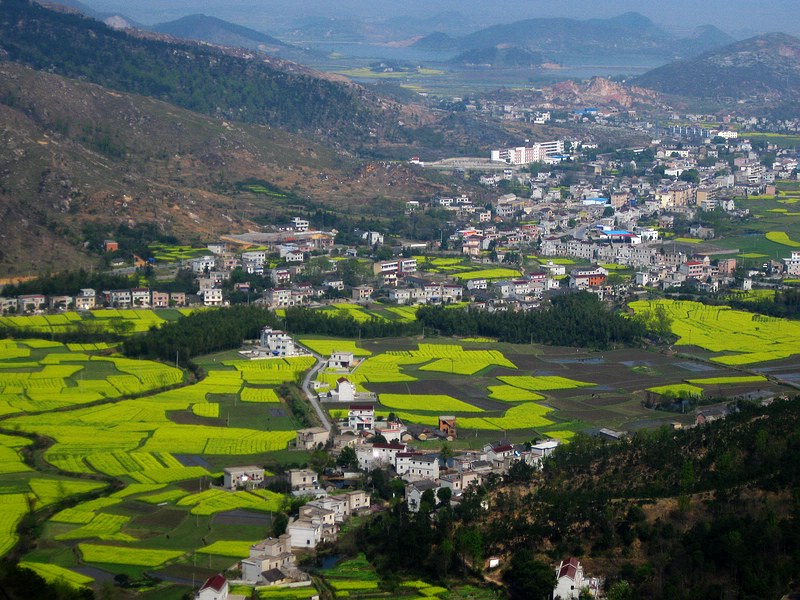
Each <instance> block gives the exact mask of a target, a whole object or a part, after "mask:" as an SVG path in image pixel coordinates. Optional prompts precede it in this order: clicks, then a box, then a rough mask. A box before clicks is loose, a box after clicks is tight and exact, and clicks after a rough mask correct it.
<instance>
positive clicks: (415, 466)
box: [395, 452, 439, 481]
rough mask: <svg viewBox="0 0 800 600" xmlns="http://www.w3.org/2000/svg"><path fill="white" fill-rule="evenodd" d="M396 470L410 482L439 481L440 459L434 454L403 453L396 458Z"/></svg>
mask: <svg viewBox="0 0 800 600" xmlns="http://www.w3.org/2000/svg"><path fill="white" fill-rule="evenodd" d="M395 470H396V471H397V474H398V475H400V476H401V477H403V478H404V479H406V480H408V481H413V480H416V479H438V478H439V458H438V457H437V456H434V455H432V454H415V453H412V452H401V453H398V454H397V456H396V457H395Z"/></svg>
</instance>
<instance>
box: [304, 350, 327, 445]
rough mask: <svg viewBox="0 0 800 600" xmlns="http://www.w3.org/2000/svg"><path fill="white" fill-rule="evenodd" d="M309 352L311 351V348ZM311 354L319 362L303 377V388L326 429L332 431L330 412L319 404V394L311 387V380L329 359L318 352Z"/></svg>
mask: <svg viewBox="0 0 800 600" xmlns="http://www.w3.org/2000/svg"><path fill="white" fill-rule="evenodd" d="M309 352H311V351H310V350H309ZM311 356H313V357H314V358H315V359H317V364H316V365H314V368H313V369H311V370H310V371H308V373H306V376H305V377H304V378H303V385H302V388H303V391H304V392H305V393H306V398H308V401H309V402H310V403H311V406H313V407H314V410H315V411H317V416H318V417H319V421H320V423H322V426H323V427H324V428H325V429H326V431H330V430H331V427H332V425H331V422H330V419H328V413H326V412H325V411H324V410H322V407H321V406H320V405H319V400H317V395H316V394H315V393H314V391H313V390H312V389H311V380H312V379H314V377H316V376H317V373H319V371H320V369H322V367H324V366H325V362H326V361H327V359H325V358H322V357H321V356H320V355H319V354H317V353H316V352H311Z"/></svg>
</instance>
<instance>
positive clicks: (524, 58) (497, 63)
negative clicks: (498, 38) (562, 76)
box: [449, 45, 545, 68]
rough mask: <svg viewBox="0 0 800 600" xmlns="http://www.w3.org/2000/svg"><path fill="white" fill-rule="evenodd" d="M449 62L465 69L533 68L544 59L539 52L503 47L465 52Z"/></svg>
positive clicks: (515, 47)
mask: <svg viewBox="0 0 800 600" xmlns="http://www.w3.org/2000/svg"><path fill="white" fill-rule="evenodd" d="M449 62H450V63H451V64H458V65H462V66H466V67H492V68H508V67H534V66H538V65H541V64H542V63H543V62H545V58H544V55H543V54H542V53H541V52H534V51H532V50H528V49H527V48H520V47H518V46H507V45H503V46H495V47H493V48H483V49H480V50H467V51H466V52H462V53H461V54H459V55H458V56H456V57H455V58H453V59H451V60H450V61H449Z"/></svg>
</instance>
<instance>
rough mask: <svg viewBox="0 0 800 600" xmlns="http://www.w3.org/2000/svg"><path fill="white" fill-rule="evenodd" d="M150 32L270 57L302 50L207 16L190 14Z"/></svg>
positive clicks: (254, 31) (268, 36) (246, 28)
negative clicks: (250, 50)
mask: <svg viewBox="0 0 800 600" xmlns="http://www.w3.org/2000/svg"><path fill="white" fill-rule="evenodd" d="M150 29H151V30H152V31H155V32H157V33H164V34H167V35H170V36H172V37H175V38H183V39H188V40H197V41H201V42H208V43H209V44H215V45H218V46H230V47H234V48H250V49H252V50H260V51H262V52H266V53H268V54H276V55H281V54H284V53H286V52H287V51H289V50H293V51H299V50H300V49H299V48H295V47H294V46H291V45H290V44H286V43H284V42H282V41H280V40H279V39H277V38H274V37H272V36H270V35H267V34H265V33H261V32H260V31H256V30H255V29H250V28H248V27H242V26H241V25H236V24H234V23H229V22H228V21H223V20H222V19H217V18H216V17H209V16H206V15H189V16H186V17H182V18H180V19H177V20H175V21H169V22H167V23H159V24H158V25H154V26H153V27H151V28H150Z"/></svg>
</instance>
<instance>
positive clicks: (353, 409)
mask: <svg viewBox="0 0 800 600" xmlns="http://www.w3.org/2000/svg"><path fill="white" fill-rule="evenodd" d="M374 426H375V406H374V405H372V404H351V405H350V409H349V410H348V414H347V427H348V428H349V429H352V430H353V431H372V428H373V427H374Z"/></svg>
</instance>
